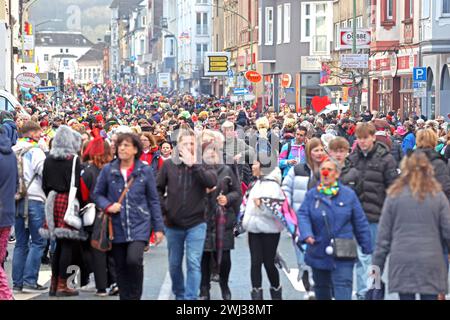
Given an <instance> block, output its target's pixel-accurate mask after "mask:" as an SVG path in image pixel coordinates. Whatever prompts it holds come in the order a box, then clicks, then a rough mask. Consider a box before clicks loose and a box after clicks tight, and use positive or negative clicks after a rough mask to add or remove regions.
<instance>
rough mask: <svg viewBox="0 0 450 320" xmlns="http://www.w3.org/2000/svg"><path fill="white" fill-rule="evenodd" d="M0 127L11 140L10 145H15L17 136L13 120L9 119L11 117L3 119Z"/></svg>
mask: <svg viewBox="0 0 450 320" xmlns="http://www.w3.org/2000/svg"><path fill="white" fill-rule="evenodd" d="M1 127H2V128H3V130H4V133H5V135H6V136H7V137H8V139H9V140H10V141H11V145H13V146H15V145H16V143H17V139H18V138H19V136H18V133H17V126H16V123H15V122H14V120H11V119H5V120H3V122H2V124H1Z"/></svg>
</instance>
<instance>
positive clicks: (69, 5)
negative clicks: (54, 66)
mask: <svg viewBox="0 0 450 320" xmlns="http://www.w3.org/2000/svg"><path fill="white" fill-rule="evenodd" d="M112 1H113V0H38V1H37V2H36V3H35V4H34V5H33V6H32V9H31V13H30V20H31V22H33V23H34V24H35V25H36V24H39V23H41V22H44V21H48V20H50V19H60V20H62V21H61V22H48V23H45V24H42V25H40V26H38V27H37V31H43V30H54V31H65V30H69V29H72V30H77V29H78V31H82V32H83V34H84V35H85V36H86V37H87V38H88V39H89V40H91V41H93V42H94V43H95V42H97V39H102V40H103V38H104V36H105V33H106V31H108V30H109V22H110V19H111V10H110V9H109V6H110V4H111V3H112ZM80 28H81V30H80ZM35 31H36V28H35Z"/></svg>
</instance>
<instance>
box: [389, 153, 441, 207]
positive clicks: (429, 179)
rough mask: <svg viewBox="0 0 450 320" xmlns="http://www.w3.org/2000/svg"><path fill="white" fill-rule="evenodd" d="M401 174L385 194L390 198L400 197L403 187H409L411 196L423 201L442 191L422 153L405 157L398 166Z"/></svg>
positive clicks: (431, 167)
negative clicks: (430, 195) (429, 195)
mask: <svg viewBox="0 0 450 320" xmlns="http://www.w3.org/2000/svg"><path fill="white" fill-rule="evenodd" d="M400 169H401V171H402V174H401V175H400V177H399V178H398V179H397V180H395V182H394V184H393V185H392V186H391V187H390V188H389V189H388V191H387V194H388V195H389V196H392V197H396V196H398V195H400V194H401V193H402V192H403V190H404V189H405V187H409V188H410V189H411V192H412V194H413V196H414V197H415V198H416V199H418V200H419V201H424V200H425V198H426V197H427V195H428V194H432V195H433V197H434V196H435V195H436V194H437V193H438V192H440V191H442V186H441V184H440V183H439V182H438V181H437V180H436V178H435V177H434V169H433V166H432V165H431V163H430V161H429V160H428V158H427V156H426V155H425V154H424V153H423V152H418V151H416V152H413V153H412V154H411V155H410V156H408V157H405V158H404V159H403V160H402V163H401V165H400Z"/></svg>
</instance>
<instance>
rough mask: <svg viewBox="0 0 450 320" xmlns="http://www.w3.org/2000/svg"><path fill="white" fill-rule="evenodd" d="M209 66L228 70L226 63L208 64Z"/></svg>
mask: <svg viewBox="0 0 450 320" xmlns="http://www.w3.org/2000/svg"><path fill="white" fill-rule="evenodd" d="M209 65H210V66H211V67H225V68H227V69H228V63H227V62H226V61H225V62H210V63H209Z"/></svg>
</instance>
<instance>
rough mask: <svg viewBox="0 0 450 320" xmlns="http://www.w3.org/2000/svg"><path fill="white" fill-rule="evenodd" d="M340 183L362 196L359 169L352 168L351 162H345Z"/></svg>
mask: <svg viewBox="0 0 450 320" xmlns="http://www.w3.org/2000/svg"><path fill="white" fill-rule="evenodd" d="M339 181H340V182H341V183H342V184H343V185H344V186H347V187H350V188H352V189H353V191H355V193H356V194H357V195H358V197H359V196H360V195H361V187H362V185H361V176H360V174H359V171H358V169H356V168H355V167H352V164H351V162H350V160H348V159H346V160H345V165H344V168H342V172H341V175H340V177H339Z"/></svg>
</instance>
